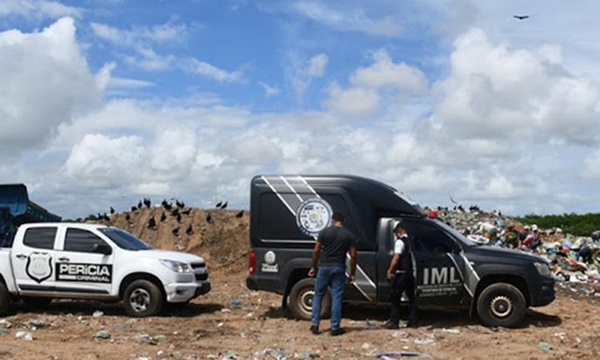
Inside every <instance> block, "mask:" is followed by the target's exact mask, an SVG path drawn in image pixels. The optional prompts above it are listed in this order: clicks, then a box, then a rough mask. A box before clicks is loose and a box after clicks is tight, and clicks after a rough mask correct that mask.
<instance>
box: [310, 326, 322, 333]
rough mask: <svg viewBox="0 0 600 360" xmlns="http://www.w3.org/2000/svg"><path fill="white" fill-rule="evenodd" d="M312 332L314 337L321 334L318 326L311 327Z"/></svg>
mask: <svg viewBox="0 0 600 360" xmlns="http://www.w3.org/2000/svg"><path fill="white" fill-rule="evenodd" d="M310 332H311V333H313V335H319V334H320V333H321V332H320V331H319V327H318V326H317V325H311V326H310Z"/></svg>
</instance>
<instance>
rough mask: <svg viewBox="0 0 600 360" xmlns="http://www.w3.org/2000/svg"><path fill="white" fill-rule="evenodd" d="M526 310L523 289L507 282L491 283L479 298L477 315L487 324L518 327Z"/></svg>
mask: <svg viewBox="0 0 600 360" xmlns="http://www.w3.org/2000/svg"><path fill="white" fill-rule="evenodd" d="M526 310H527V305H526V302H525V297H524V296H523V294H522V293H521V291H520V290H519V289H518V288H517V287H515V286H513V285H511V284H507V283H497V284H492V285H489V286H488V287H486V288H485V289H483V291H482V292H481V294H480V295H479V298H478V299H477V315H479V319H480V320H481V322H482V323H483V324H484V325H486V326H502V327H516V326H518V325H520V324H521V323H522V322H523V319H524V318H525V312H526Z"/></svg>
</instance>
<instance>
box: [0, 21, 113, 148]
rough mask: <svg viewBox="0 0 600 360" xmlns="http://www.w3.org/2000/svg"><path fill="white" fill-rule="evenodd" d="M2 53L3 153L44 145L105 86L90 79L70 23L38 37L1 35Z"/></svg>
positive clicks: (56, 25)
mask: <svg viewBox="0 0 600 360" xmlns="http://www.w3.org/2000/svg"><path fill="white" fill-rule="evenodd" d="M0 53H2V56H1V57H0V78H2V82H0V109H1V110H0V113H1V115H0V124H1V126H2V128H3V131H2V132H0V142H2V144H3V145H4V146H3V147H2V148H1V150H0V151H2V152H4V153H6V152H14V153H16V152H20V151H24V150H26V149H29V148H31V147H38V146H40V144H41V143H43V142H44V141H46V140H47V139H49V138H50V137H51V136H52V134H53V132H54V130H55V128H56V127H57V126H58V125H59V124H61V123H63V122H69V121H71V120H72V118H73V116H74V115H76V114H80V113H81V112H82V111H85V110H86V109H88V108H89V106H91V105H94V104H95V103H96V102H97V101H98V100H99V99H100V96H101V91H102V82H101V81H97V79H96V78H95V77H94V76H93V75H92V74H90V72H89V69H88V67H87V62H86V60H85V58H84V57H83V56H82V54H81V51H80V48H79V46H78V45H77V43H76V39H75V27H74V25H73V20H72V19H70V18H62V19H60V20H58V21H57V22H56V23H54V24H53V25H51V26H49V27H47V28H46V29H44V30H43V31H42V32H39V33H31V34H23V33H21V32H19V31H15V30H13V31H6V32H2V33H0ZM98 80H99V79H98Z"/></svg>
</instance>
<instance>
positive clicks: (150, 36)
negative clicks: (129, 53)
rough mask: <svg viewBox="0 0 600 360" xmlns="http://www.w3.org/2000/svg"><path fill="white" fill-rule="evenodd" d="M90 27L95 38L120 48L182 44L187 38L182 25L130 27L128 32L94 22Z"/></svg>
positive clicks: (185, 28) (184, 27)
mask: <svg viewBox="0 0 600 360" xmlns="http://www.w3.org/2000/svg"><path fill="white" fill-rule="evenodd" d="M90 26H91V28H92V30H93V31H94V33H95V34H96V36H98V37H99V38H101V39H104V40H106V41H108V42H110V43H112V44H113V45H116V46H120V47H131V46H134V47H140V46H142V47H143V45H144V44H152V43H154V44H164V43H172V42H182V41H184V40H185V39H186V38H187V36H188V29H187V27H186V26H185V25H183V24H171V23H165V24H161V25H155V26H150V27H149V26H132V27H131V29H129V30H123V29H119V28H116V27H113V26H110V25H106V24H100V23H94V22H92V23H91V24H90Z"/></svg>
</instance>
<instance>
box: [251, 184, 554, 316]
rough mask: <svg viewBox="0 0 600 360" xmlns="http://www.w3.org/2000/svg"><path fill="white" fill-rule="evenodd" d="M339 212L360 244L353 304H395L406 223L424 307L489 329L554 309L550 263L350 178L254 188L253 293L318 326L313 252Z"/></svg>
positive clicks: (350, 295)
mask: <svg viewBox="0 0 600 360" xmlns="http://www.w3.org/2000/svg"><path fill="white" fill-rule="evenodd" d="M333 211H339V212H341V213H342V214H344V215H345V218H346V221H345V226H346V227H347V228H348V229H349V230H350V231H352V232H353V233H354V234H355V236H356V238H357V248H358V258H357V270H356V281H355V282H354V284H352V285H347V286H348V287H347V288H346V292H345V295H344V301H346V302H352V303H361V302H362V303H372V304H378V303H387V302H388V301H389V295H390V283H389V282H388V280H387V279H386V272H387V267H388V266H389V263H390V261H391V258H392V253H393V244H394V236H393V233H392V230H393V228H394V226H395V225H396V224H397V223H398V222H399V221H402V223H403V225H404V226H405V227H406V229H407V230H408V233H409V234H410V241H411V245H412V248H413V256H414V261H415V264H416V268H415V275H416V286H417V296H419V304H420V305H462V306H465V307H469V309H470V313H471V314H474V313H476V314H478V315H479V318H480V320H481V321H482V323H483V324H485V325H487V326H505V327H514V326H517V325H519V324H520V323H521V322H522V320H523V318H524V316H525V312H526V309H527V308H528V307H530V306H531V307H535V306H544V305H547V304H549V303H551V302H552V301H553V300H554V279H553V277H552V274H551V272H550V267H549V265H548V263H547V261H545V260H544V259H543V258H541V257H539V256H536V255H531V254H528V253H524V252H521V251H517V250H507V249H500V248H494V247H489V246H486V245H480V244H477V243H475V242H473V241H471V240H469V239H468V238H466V237H464V236H463V235H462V234H460V233H459V232H457V231H456V230H455V229H453V228H451V227H450V226H448V225H446V224H445V223H444V222H442V221H440V220H439V219H437V218H436V216H435V213H429V214H427V213H425V212H424V211H423V209H422V208H421V207H420V206H419V205H417V204H416V203H415V202H414V201H412V200H410V199H409V198H408V197H407V196H405V195H403V194H402V193H400V192H398V191H397V190H396V189H394V188H392V187H390V186H388V185H386V184H383V183H381V182H379V181H376V180H372V179H367V178H363V177H358V176H348V175H331V176H327V175H306V176H304V175H259V176H255V177H254V178H253V179H252V184H251V190H250V245H251V250H252V251H251V253H250V259H249V261H250V264H249V265H250V275H249V276H248V278H247V279H246V285H247V287H248V288H249V289H252V290H264V291H271V292H275V293H278V294H281V295H283V299H282V306H283V307H287V306H288V305H289V308H290V309H291V311H292V312H293V313H294V314H295V315H296V316H297V317H299V318H301V319H310V315H311V309H312V297H313V293H314V280H313V279H312V278H309V277H308V275H307V274H308V270H309V269H310V267H311V255H312V250H313V248H314V243H315V239H316V237H317V236H318V234H319V232H320V231H322V230H323V229H324V228H326V227H327V226H329V225H330V220H331V215H332V213H333ZM329 301H330V298H329V297H328V296H326V297H325V299H324V302H326V303H327V302H329ZM328 307H329V306H327V304H324V306H323V309H324V311H326V309H327V308H328ZM324 315H325V314H324Z"/></svg>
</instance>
